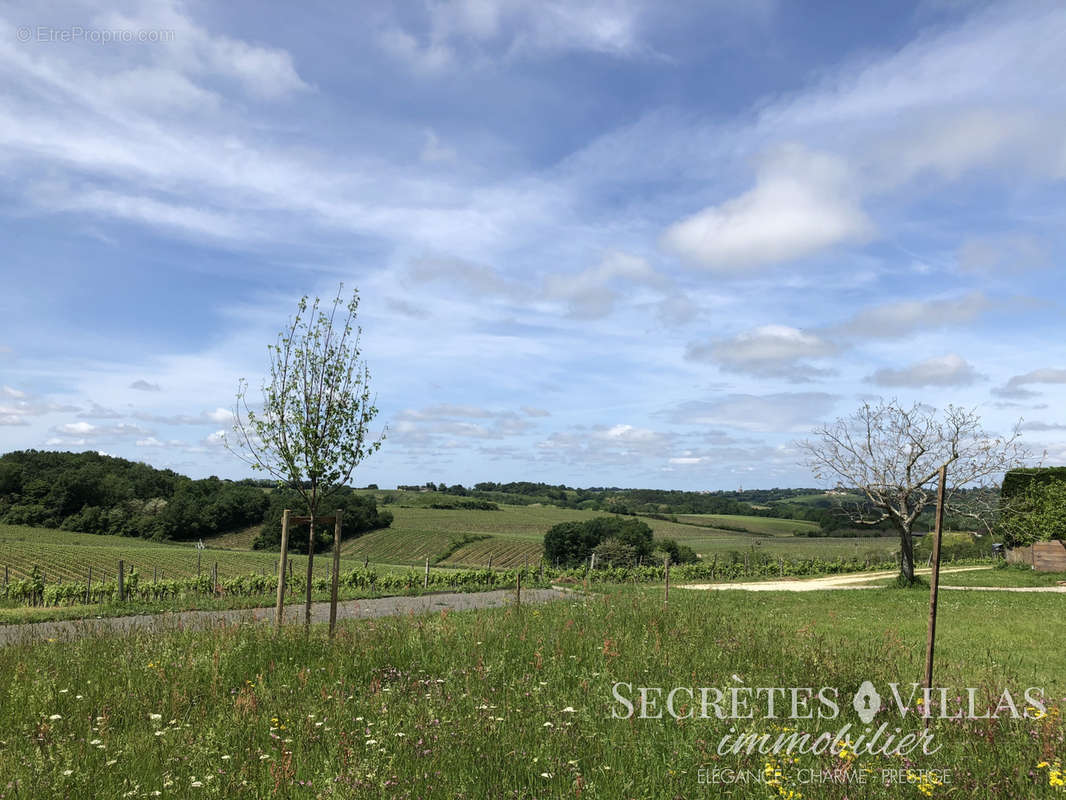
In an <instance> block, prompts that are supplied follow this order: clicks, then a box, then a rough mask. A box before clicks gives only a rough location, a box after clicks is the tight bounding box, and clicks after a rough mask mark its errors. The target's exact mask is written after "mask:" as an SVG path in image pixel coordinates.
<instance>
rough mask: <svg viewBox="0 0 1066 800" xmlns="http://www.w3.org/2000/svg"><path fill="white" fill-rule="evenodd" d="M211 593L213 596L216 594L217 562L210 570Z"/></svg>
mask: <svg viewBox="0 0 1066 800" xmlns="http://www.w3.org/2000/svg"><path fill="white" fill-rule="evenodd" d="M211 591H212V593H214V594H218V562H217V561H216V562H215V566H214V567H213V568H212V570H211Z"/></svg>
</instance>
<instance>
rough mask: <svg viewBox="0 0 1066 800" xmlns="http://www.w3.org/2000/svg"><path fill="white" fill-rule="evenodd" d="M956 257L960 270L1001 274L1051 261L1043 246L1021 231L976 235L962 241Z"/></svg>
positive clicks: (1041, 265)
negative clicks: (997, 234)
mask: <svg viewBox="0 0 1066 800" xmlns="http://www.w3.org/2000/svg"><path fill="white" fill-rule="evenodd" d="M957 260H958V265H959V269H960V270H961V271H962V272H969V273H975V274H987V275H1000V276H1010V275H1016V274H1018V273H1020V272H1025V271H1027V270H1030V269H1039V268H1041V267H1046V266H1048V264H1049V263H1050V259H1049V256H1048V252H1047V250H1046V249H1045V248H1044V246H1043V245H1042V244H1041V243H1040V242H1038V241H1037V240H1036V239H1035V238H1033V237H1032V236H1027V235H1024V234H1007V235H1002V236H975V237H973V238H971V239H968V240H967V241H965V242H964V243H963V244H962V246H961V247H960V248H959V252H958V257H957Z"/></svg>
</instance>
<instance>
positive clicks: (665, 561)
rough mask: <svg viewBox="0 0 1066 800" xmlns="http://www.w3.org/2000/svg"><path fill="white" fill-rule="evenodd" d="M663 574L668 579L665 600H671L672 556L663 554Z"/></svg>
mask: <svg viewBox="0 0 1066 800" xmlns="http://www.w3.org/2000/svg"><path fill="white" fill-rule="evenodd" d="M663 576H664V577H665V579H666V591H665V593H664V594H663V602H664V603H669V602H670V556H663Z"/></svg>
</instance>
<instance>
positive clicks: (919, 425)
mask: <svg viewBox="0 0 1066 800" xmlns="http://www.w3.org/2000/svg"><path fill="white" fill-rule="evenodd" d="M814 435H815V438H814V439H813V440H807V441H803V442H799V443H798V446H799V447H800V449H801V450H803V451H804V452H805V453H806V465H807V466H808V467H810V469H811V471H812V472H813V473H814V475H815V477H816V478H818V479H819V480H826V479H835V480H836V481H837V482H838V483H839V484H840V485H841V486H843V487H846V488H851V489H856V490H858V491H859V492H860V493H861V494H862V495H863V497H864V498H865V501H866V502H865V503H861V504H855V505H853V506H847V505H845V506H843V507H842V508H843V510H844V511H845V513H846V514H847V515H848V517H849V519H850V520H851V521H852V522H853V523H854V524H857V525H876V524H878V523H880V522H883V521H885V520H888V521H889V522H891V524H892V525H893V527H895V529H896V530H897V531H898V532H899V537H900V552H901V558H900V574H901V576H902V577H903V578H904V579H905V580H907V581H913V580H914V539H913V530H914V523H915V522H916V521H917V520H918V518H919V517H920V516H921V514H922V511H924V510H925V508H926V506H928V505H929V503H930V502H934V501H935V498H936V488H935V486H933V483H934V481H935V480H936V478H937V473H938V472H939V470H940V468H941V467H942V466H945V465H946V466H947V467H948V476H949V483H948V491H947V493H946V495H945V505H947V506H952V507H953V511H956V513H960V514H963V515H965V516H977V515H979V514H981V513H982V511H983V510H982V509H977V508H975V507H974V506H973V504H972V503H968V504H965V505H961V506H960V505H958V504H956V503H955V502H954V501H955V500H956V498H957V496H958V495H959V493H960V490H962V489H964V488H967V487H970V488H972V487H977V486H985V485H987V484H988V483H989V482H991V481H993V480H995V478H996V476H999V475H1000V474H1001V473H1003V472H1005V471H1006V470H1008V469H1012V468H1013V467H1017V466H1021V465H1022V464H1023V463H1024V462H1025V460H1026V459H1027V458H1028V455H1029V454H1028V451H1027V450H1026V449H1025V448H1024V447H1023V446H1022V444H1021V443H1020V442H1019V438H1020V436H1021V434H1020V433H1019V430H1018V427H1017V426H1016V427H1015V429H1014V431H1013V432H1012V433H1011V435H1009V436H993V435H992V434H990V433H987V432H986V431H985V430H984V429H983V428H982V427H981V420H980V418H979V417H978V416H977V414H976V413H975V411H973V410H972V409H965V408H959V407H957V406H951V405H949V406H948V407H947V409H945V410H944V411H943V413H942V414H941V413H938V412H937V410H936V409H934V408H930V407H929V406H925V405H922V404H920V403H915V404H914V405H913V406H911V407H910V408H904V407H903V406H901V405H900V404H899V403H898V402H897V401H896V400H892V401H890V402H885V401H884V400H881V401H879V402H878V403H877V404H871V403H864V404H863V406H862V408H860V409H859V410H858V411H856V412H855V413H854V414H851V415H850V416H848V417H843V418H840V419H837V420H836V422H834V423H832V424H829V425H824V426H822V427H820V428H817V429H816V430H815V431H814ZM971 494H972V493H971Z"/></svg>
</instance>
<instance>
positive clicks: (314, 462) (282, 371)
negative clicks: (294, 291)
mask: <svg viewBox="0 0 1066 800" xmlns="http://www.w3.org/2000/svg"><path fill="white" fill-rule="evenodd" d="M341 291H343V285H342V286H341V287H340V288H339V289H338V291H337V296H336V298H334V300H333V302H332V308H330V309H329V310H328V311H327V310H326V309H325V308H320V306H319V304H320V301H319V299H318V298H315V300H314V302H313V303H311V305H310V307H309V306H308V302H307V297H306V296H304V297H302V298H301V299H300V302H299V305H298V311H297V313H296V315H295V316H294V317H293V318H292V319H291V320H290V323H289V325H288V326H287V328H286V330H284V331H282V332H281V333H279V334H278V336H277V340H276V341H275V343H274V344H273V345H270V346H269V347H268V349H269V351H270V380H269V381H267V382H264V384H263V387H262V388H263V410H262V412H258V413H257V412H256V411H253V410H252V409H251V408H250V407H249V406H248V403H247V399H246V396H247V389H248V385H247V383H246V382H245V381H243V380H242V381H241V383H240V386H239V388H238V392H237V416H236V420H235V424H234V433H235V434H236V437H237V441H236V446H235V448H234V452H235V453H236V454H237V455H238V456H240V457H241V458H243V459H244V460H245V461H246V462H247V463H248V464H249V465H250V466H251V467H252V468H253V469H256V470H261V471H263V472H266V473H268V474H269V475H272V476H274V477H275V478H277V479H278V480H279V481H281V482H282V483H283V484H285V485H287V486H289V487H290V488H292V489H293V490H295V491H296V492H298V493H299V494H300V495H301V496H302V497H303V499H304V507H305V508H307V509H308V513H309V514H311V515H314V516H317V515H319V514H320V513H322V512H321V509H322V508H325V507H328V503H329V502H331V501H330V500H329V498H330V496H331V495H332V494H334V493H335V492H337V491H338V490H339V489H340V488H341V487H343V486H344V485H346V484H347V483H348V482H349V481H350V479H351V476H352V472H353V471H354V470H355V468H356V466H358V465H359V464H360V463H361V462H362V461H363V459H365V458H366V457H367V456H369V455H371V454H372V453H374V452H375V451H377V449H378V448H379V447H380V446H381V442H382V440H383V439H384V434H382V436H380V437H378V438H376V439H375V438H373V437H372V436H371V435H370V433H369V427H370V423H371V422H372V421H373V419H374V417H376V416H377V413H378V409H377V407H376V406H375V405H374V400H373V398H372V397H371V394H370V371H369V369H368V368H367V366H366V364H365V363H364V362H363V361H362V360H361V358H360V349H359V338H360V334H361V332H362V331H361V329H359V328H357V327H355V325H354V322H355V319H356V315H357V312H358V309H359V293H358V292H357V291H356V292H353V293H352V297H351V300H349V301H348V302H347V303H346V304H345V303H343V301H342V300H341ZM323 503H327V505H326V506H323V505H322V504H323Z"/></svg>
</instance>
